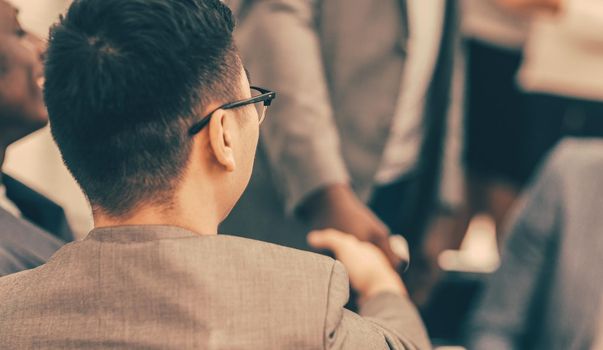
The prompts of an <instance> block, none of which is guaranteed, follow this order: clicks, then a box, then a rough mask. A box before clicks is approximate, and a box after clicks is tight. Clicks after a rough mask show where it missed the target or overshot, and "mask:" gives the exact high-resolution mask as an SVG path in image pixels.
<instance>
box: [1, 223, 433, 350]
mask: <svg viewBox="0 0 603 350" xmlns="http://www.w3.org/2000/svg"><path fill="white" fill-rule="evenodd" d="M348 288H349V287H348V280H347V275H346V272H345V271H344V268H343V267H342V265H341V264H340V263H338V262H336V261H334V260H332V259H329V258H327V257H323V256H320V255H316V254H311V253H306V252H302V251H297V250H292V249H289V248H284V247H279V246H276V245H271V244H266V243H260V242H256V241H251V240H246V239H242V238H237V237H229V236H199V235H196V234H194V233H192V232H190V231H187V230H184V229H180V228H176V227H167V226H138V227H137V226H131V227H120V228H105V229H96V230H93V231H92V232H91V233H90V234H89V235H88V237H87V238H86V239H85V240H83V241H80V242H75V243H71V244H69V245H67V246H65V247H64V248H62V249H61V250H60V251H59V252H57V253H56V254H55V255H54V256H53V257H52V259H51V260H50V261H49V262H48V263H46V264H45V265H43V266H41V267H39V268H36V269H33V270H29V271H24V272H21V273H17V274H13V275H10V276H6V277H4V278H1V279H0V300H2V302H1V303H0V320H1V321H2V322H0V344H2V348H3V349H34V348H35V349H75V348H86V349H101V348H107V349H108V348H111V349H359V350H360V349H427V348H429V347H430V345H429V341H428V339H427V337H426V334H425V330H424V329H423V326H422V324H421V320H420V318H419V316H418V314H417V312H416V311H415V309H414V307H413V306H412V304H411V303H410V302H409V301H408V300H407V299H405V298H403V297H400V296H397V295H394V294H387V293H385V294H381V295H378V296H376V297H374V298H372V299H371V300H368V301H367V302H366V304H365V305H364V307H363V309H362V311H361V314H362V316H359V315H357V314H354V313H352V312H350V311H347V310H345V309H344V308H343V305H345V303H346V301H347V298H348Z"/></svg>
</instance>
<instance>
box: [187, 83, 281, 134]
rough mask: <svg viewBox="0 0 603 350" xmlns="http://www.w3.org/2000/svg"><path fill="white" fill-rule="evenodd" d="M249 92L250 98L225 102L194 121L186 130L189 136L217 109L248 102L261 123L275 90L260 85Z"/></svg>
mask: <svg viewBox="0 0 603 350" xmlns="http://www.w3.org/2000/svg"><path fill="white" fill-rule="evenodd" d="M251 94H252V96H251V98H248V99H245V100H241V101H235V102H230V103H226V104H224V105H222V106H220V107H218V108H216V109H215V110H213V111H212V112H211V113H209V114H208V115H207V116H205V117H203V119H201V120H200V121H198V122H196V123H195V124H194V125H193V126H191V128H190V129H189V131H188V132H189V134H190V135H191V136H192V135H196V134H198V133H199V132H200V131H201V130H202V129H203V128H204V127H205V126H206V125H207V124H209V121H210V120H211V116H212V115H213V114H214V112H216V111H217V110H218V109H233V108H239V107H243V106H247V105H250V104H253V105H254V106H255V108H256V110H257V112H258V122H259V123H260V124H262V122H263V121H264V118H266V110H267V109H268V106H270V104H272V100H274V99H275V98H276V92H274V91H270V90H266V89H264V88H261V87H257V86H252V87H251Z"/></svg>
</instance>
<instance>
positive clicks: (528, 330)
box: [469, 139, 603, 350]
mask: <svg viewBox="0 0 603 350" xmlns="http://www.w3.org/2000/svg"><path fill="white" fill-rule="evenodd" d="M601 174H603V141H601V140H576V139H574V140H568V141H564V142H562V143H561V144H560V145H559V146H558V147H557V148H556V150H555V151H554V152H553V153H552V155H551V157H550V158H549V161H548V163H547V164H546V166H545V167H544V169H543V170H542V172H541V173H540V174H539V175H538V178H537V180H536V182H535V183H534V185H533V186H532V187H531V188H530V189H529V191H528V193H527V195H526V197H525V198H524V200H523V203H522V204H521V205H520V206H519V207H518V208H516V214H515V218H514V220H513V221H512V225H511V226H510V232H509V237H508V239H507V242H506V244H505V248H504V251H503V258H502V265H501V267H500V269H499V270H498V271H497V272H496V273H495V274H494V275H493V276H492V278H491V280H490V281H489V283H488V285H487V288H486V291H485V295H484V297H483V300H482V302H481V305H480V307H479V308H478V310H477V313H476V315H475V317H474V319H473V322H472V327H471V334H470V338H469V340H470V342H469V349H476V350H481V349H483V350H507V349H543V350H544V349H547V350H555V349H559V350H574V349H575V350H579V349H590V348H591V346H592V345H593V338H594V336H595V334H596V332H597V331H598V329H597V326H598V325H599V322H600V320H599V318H600V311H599V310H601V306H602V305H600V303H601V300H602V299H601V295H602V293H603V215H602V214H603V180H602V179H601Z"/></svg>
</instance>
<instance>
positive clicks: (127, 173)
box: [45, 0, 241, 217]
mask: <svg viewBox="0 0 603 350" xmlns="http://www.w3.org/2000/svg"><path fill="white" fill-rule="evenodd" d="M233 27H234V21H233V18H232V14H231V12H230V10H229V9H228V8H227V7H226V6H225V5H224V4H222V2H221V1H219V0H101V1H99V0H75V1H74V3H73V4H72V5H71V7H70V9H69V11H68V13H67V14H66V16H65V17H64V18H62V19H61V21H60V23H58V24H57V25H55V26H54V27H53V28H52V30H51V34H50V41H49V49H48V54H47V62H46V85H45V99H46V103H47V106H48V110H49V114H50V121H51V127H52V133H53V136H54V138H55V140H56V142H57V144H58V146H59V148H60V150H61V153H62V155H63V159H64V161H65V164H66V165H67V167H68V168H69V169H70V171H71V172H72V174H73V175H74V177H75V178H76V180H77V181H78V182H79V184H80V186H81V187H82V189H83V190H84V192H85V193H86V195H87V196H88V198H89V200H90V201H91V203H92V204H93V206H94V207H100V208H101V209H102V210H103V211H104V212H105V213H106V214H108V215H111V216H115V217H121V216H124V215H127V214H128V213H129V212H130V211H131V210H133V209H134V208H135V207H136V206H137V205H138V204H139V203H141V202H148V203H154V204H169V201H171V200H172V198H171V194H172V193H173V190H174V187H175V186H176V185H177V184H178V181H179V179H180V178H181V177H182V176H183V171H184V169H185V167H186V165H187V161H188V159H189V155H190V152H191V145H192V139H191V137H190V135H189V134H188V132H187V131H188V129H189V127H190V126H191V125H192V124H193V123H194V122H195V121H198V119H199V118H200V117H202V116H201V115H199V113H201V111H202V110H204V108H205V107H206V106H205V105H206V104H207V103H209V102H212V101H214V102H215V101H218V102H220V101H229V100H233V99H236V98H237V97H239V95H240V93H241V92H240V90H241V89H240V88H239V84H240V71H241V67H240V63H239V60H238V56H237V54H236V49H235V48H234V45H233V38H232V31H233Z"/></svg>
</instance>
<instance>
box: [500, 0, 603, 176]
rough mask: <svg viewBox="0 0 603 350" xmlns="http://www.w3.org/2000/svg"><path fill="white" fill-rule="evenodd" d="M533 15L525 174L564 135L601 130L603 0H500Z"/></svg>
mask: <svg viewBox="0 0 603 350" xmlns="http://www.w3.org/2000/svg"><path fill="white" fill-rule="evenodd" d="M500 2H501V4H503V5H505V6H507V7H508V8H510V9H511V10H513V11H516V12H518V13H521V14H523V15H525V16H530V17H531V18H532V24H531V29H530V32H529V37H528V40H527V42H526V46H525V48H524V60H523V63H522V67H521V68H520V71H519V76H518V79H519V83H520V85H521V86H522V88H523V89H524V90H526V91H527V92H528V101H527V107H526V111H525V118H526V132H525V136H524V140H523V146H522V147H523V155H522V158H521V159H522V162H523V166H522V168H521V171H522V172H523V173H524V176H526V177H530V176H531V175H532V173H533V171H534V169H535V168H536V167H537V166H538V164H539V163H540V161H541V160H542V158H543V157H544V155H545V154H546V153H547V152H548V151H549V150H550V149H551V148H552V147H553V146H554V145H555V144H556V143H557V142H558V141H559V140H560V139H562V138H563V137H565V136H573V137H592V136H594V137H601V136H603V113H602V112H601V109H602V106H603V35H602V34H601V33H603V2H602V1H600V0H500Z"/></svg>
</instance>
